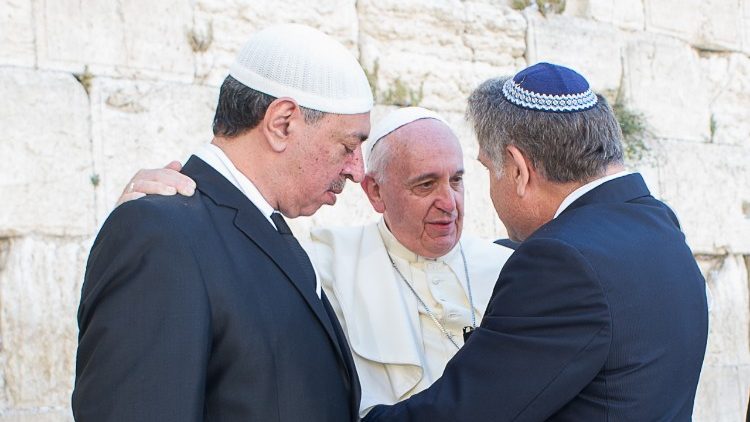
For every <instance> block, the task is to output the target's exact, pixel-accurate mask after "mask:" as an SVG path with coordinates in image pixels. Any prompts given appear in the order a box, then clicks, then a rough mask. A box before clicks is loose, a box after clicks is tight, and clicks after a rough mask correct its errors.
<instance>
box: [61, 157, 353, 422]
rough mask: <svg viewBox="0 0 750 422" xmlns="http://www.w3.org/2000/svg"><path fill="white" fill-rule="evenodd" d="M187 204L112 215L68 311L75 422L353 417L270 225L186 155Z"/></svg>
mask: <svg viewBox="0 0 750 422" xmlns="http://www.w3.org/2000/svg"><path fill="white" fill-rule="evenodd" d="M183 173H185V174H186V175H188V176H190V177H191V178H192V179H194V180H195V181H196V183H197V186H198V189H197V191H196V193H195V195H193V196H192V197H183V196H179V195H178V196H172V197H164V196H148V197H145V198H142V199H139V200H137V201H132V202H128V203H125V204H123V205H121V206H120V207H118V208H117V209H115V211H114V212H113V213H112V215H111V216H110V217H109V218H108V219H107V221H106V222H105V224H104V226H103V227H102V229H101V231H100V233H99V235H98V237H97V239H96V241H95V243H94V246H93V248H92V250H91V255H90V257H89V261H88V265H87V268H86V278H85V281H84V285H83V290H82V293H81V304H80V309H79V313H78V323H79V327H80V334H79V345H78V356H77V367H76V382H75V390H74V392H73V413H74V416H75V417H76V419H77V420H79V421H96V422H100V421H160V422H164V421H175V422H186V421H201V420H209V421H263V422H266V421H302V420H305V421H321V422H323V421H326V422H328V421H352V420H356V419H357V414H358V408H359V394H360V390H359V381H358V379H357V376H356V371H355V369H354V365H353V363H352V359H351V354H350V351H349V348H348V345H347V343H346V340H345V338H344V336H343V334H342V332H341V327H340V326H339V324H338V321H337V320H336V317H335V314H334V313H333V311H332V310H331V309H330V305H329V304H328V303H327V300H326V299H325V297H323V300H321V299H319V298H318V297H317V295H316V293H315V289H314V280H309V279H308V278H306V276H305V274H304V272H303V271H301V270H300V268H298V266H297V265H296V264H295V260H294V258H293V257H292V255H291V252H290V251H289V249H288V245H287V243H285V241H284V240H283V238H282V237H281V235H280V234H279V233H278V232H277V231H276V229H275V228H274V227H273V226H272V225H271V224H270V223H269V222H268V221H267V219H266V218H265V217H264V216H263V215H262V214H261V213H260V211H259V210H258V209H257V208H256V207H255V206H254V205H253V204H252V203H251V202H250V201H249V200H248V199H247V197H245V196H244V195H243V194H242V193H241V192H240V191H239V190H238V189H237V188H235V187H234V186H233V185H232V184H231V183H230V182H229V181H227V180H226V179H225V178H224V177H223V176H221V175H220V174H219V173H218V172H217V171H216V170H214V169H213V168H211V167H210V166H208V165H207V164H206V163H204V162H203V161H201V160H200V159H198V158H196V157H192V158H191V159H190V160H189V161H188V162H187V164H186V165H185V167H184V169H183Z"/></svg>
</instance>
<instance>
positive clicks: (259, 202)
mask: <svg viewBox="0 0 750 422" xmlns="http://www.w3.org/2000/svg"><path fill="white" fill-rule="evenodd" d="M193 155H195V156H196V157H198V158H200V159H201V160H203V161H205V162H206V164H208V165H209V166H211V167H213V168H214V170H216V171H218V172H219V173H220V174H221V175H222V176H224V178H225V179H227V180H229V182H230V183H231V184H233V185H234V186H235V187H236V188H237V189H239V190H240V192H242V193H243V194H244V195H245V196H246V197H247V199H249V200H250V202H252V203H253V204H254V205H255V206H256V207H257V208H258V210H260V212H261V214H263V216H264V217H266V220H268V222H269V223H270V224H271V226H272V227H273V228H274V229H277V230H278V227H276V225H275V224H274V223H273V220H271V214H273V213H274V212H275V211H276V210H274V209H273V207H272V206H271V204H269V203H268V201H266V199H265V198H264V197H263V195H262V194H261V193H260V191H259V190H258V188H257V187H256V186H255V185H254V184H253V182H252V181H250V179H248V178H247V176H245V175H244V174H242V172H241V171H239V170H238V169H237V167H235V165H234V164H233V163H232V160H230V159H229V157H227V155H226V154H225V153H224V151H222V150H221V148H219V147H217V146H216V145H214V144H207V145H204V146H203V147H202V148H201V149H199V150H198V151H196V152H195V153H194V154H193ZM312 267H313V270H314V271H315V292H316V293H317V294H318V297H320V291H321V285H320V276H318V270H316V269H315V265H314V264H313V266H312Z"/></svg>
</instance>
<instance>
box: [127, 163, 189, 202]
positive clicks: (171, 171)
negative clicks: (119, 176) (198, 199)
mask: <svg viewBox="0 0 750 422" xmlns="http://www.w3.org/2000/svg"><path fill="white" fill-rule="evenodd" d="M178 168H180V169H181V168H182V165H180V163H179V162H177V161H173V162H171V163H169V164H167V167H165V168H160V169H147V170H139V171H138V173H136V174H135V176H134V177H133V179H132V180H131V183H132V186H131V185H128V187H127V188H126V192H125V193H127V189H130V191H131V192H133V191H136V192H143V193H147V194H158V195H174V193H175V191H176V192H177V193H179V194H180V195H185V196H192V195H193V194H194V193H195V182H194V181H193V179H191V178H189V177H187V176H185V175H184V174H182V173H180V172H179V171H178V170H177V169H178ZM146 182H154V183H156V184H154V183H146ZM159 185H163V186H159ZM167 187H168V188H171V189H173V190H171V189H167Z"/></svg>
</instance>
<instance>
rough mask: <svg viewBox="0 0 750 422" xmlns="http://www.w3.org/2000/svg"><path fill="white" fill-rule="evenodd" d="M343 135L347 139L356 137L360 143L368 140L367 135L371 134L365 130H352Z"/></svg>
mask: <svg viewBox="0 0 750 422" xmlns="http://www.w3.org/2000/svg"><path fill="white" fill-rule="evenodd" d="M343 135H344V138H346V139H350V138H356V139H357V140H358V141H359V142H360V143H362V142H365V141H366V140H367V137H368V136H369V134H367V133H363V132H351V133H346V134H343Z"/></svg>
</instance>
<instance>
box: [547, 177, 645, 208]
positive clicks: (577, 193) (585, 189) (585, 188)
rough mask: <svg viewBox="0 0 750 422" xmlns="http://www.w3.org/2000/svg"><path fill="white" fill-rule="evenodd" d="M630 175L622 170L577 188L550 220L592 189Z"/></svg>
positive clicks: (564, 200)
mask: <svg viewBox="0 0 750 422" xmlns="http://www.w3.org/2000/svg"><path fill="white" fill-rule="evenodd" d="M631 173H632V172H630V171H625V170H623V171H620V172H617V173H615V174H610V175H609V176H604V177H602V178H600V179H596V180H594V181H593V182H589V183H586V184H585V185H583V186H581V187H580V188H578V189H576V190H574V191H573V192H571V193H570V194H569V195H568V196H566V197H565V199H563V201H562V203H560V206H559V207H558V208H557V212H556V213H555V216H554V217H552V218H553V219H554V218H557V216H558V215H560V213H562V212H563V211H565V209H566V208H568V207H569V206H570V204H572V203H573V202H575V200H576V199H578V198H580V197H582V196H583V195H585V194H587V193H588V192H590V191H592V190H594V188H596V187H598V186H600V185H602V184H604V183H606V182H609V181H610V180H614V179H617V178H618V177H622V176H627V175H629V174H631Z"/></svg>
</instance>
